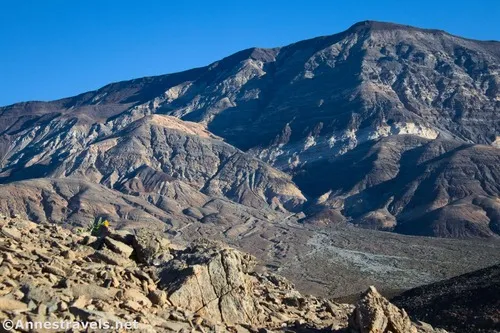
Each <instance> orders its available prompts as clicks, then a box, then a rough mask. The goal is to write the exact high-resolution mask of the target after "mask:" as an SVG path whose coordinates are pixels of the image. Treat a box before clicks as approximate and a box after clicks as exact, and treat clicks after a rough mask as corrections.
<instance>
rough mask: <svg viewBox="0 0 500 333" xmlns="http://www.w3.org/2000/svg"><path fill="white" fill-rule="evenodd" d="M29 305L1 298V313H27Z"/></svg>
mask: <svg viewBox="0 0 500 333" xmlns="http://www.w3.org/2000/svg"><path fill="white" fill-rule="evenodd" d="M27 310H28V305H27V304H26V303H23V302H19V301H16V300H14V299H12V298H9V297H0V311H27Z"/></svg>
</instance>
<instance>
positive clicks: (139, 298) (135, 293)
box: [123, 289, 152, 307]
mask: <svg viewBox="0 0 500 333" xmlns="http://www.w3.org/2000/svg"><path fill="white" fill-rule="evenodd" d="M123 298H124V299H125V300H133V301H136V302H138V303H140V304H142V305H143V306H146V307H150V306H151V305H152V303H151V301H150V300H149V298H147V297H146V296H145V295H144V294H143V293H142V292H140V291H139V290H137V289H127V290H126V291H125V293H124V294H123Z"/></svg>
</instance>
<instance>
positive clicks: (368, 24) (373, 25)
mask: <svg viewBox="0 0 500 333" xmlns="http://www.w3.org/2000/svg"><path fill="white" fill-rule="evenodd" d="M362 30H371V31H380V30H405V31H423V32H428V33H446V32H445V31H443V30H439V29H424V28H417V27H414V26H411V25H405V24H398V23H392V22H383V21H373V20H365V21H360V22H357V23H355V24H353V25H352V26H351V27H350V28H349V29H347V31H356V32H358V31H362Z"/></svg>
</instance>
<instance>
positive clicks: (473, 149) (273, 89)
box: [0, 21, 500, 238]
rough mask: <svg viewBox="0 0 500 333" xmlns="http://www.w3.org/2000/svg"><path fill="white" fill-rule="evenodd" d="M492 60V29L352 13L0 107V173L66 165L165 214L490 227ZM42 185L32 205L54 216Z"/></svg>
mask: <svg viewBox="0 0 500 333" xmlns="http://www.w3.org/2000/svg"><path fill="white" fill-rule="evenodd" d="M499 70H500V43H498V42H482V41H473V40H467V39H462V38H459V37H456V36H452V35H449V34H447V33H445V32H443V31H438V30H424V29H418V28H413V27H408V26H402V25H397V24H389V23H380V22H370V21H367V22H361V23H358V24H356V25H354V26H352V27H351V28H349V29H348V30H346V31H344V32H342V33H339V34H335V35H331V36H325V37H318V38H314V39H310V40H305V41H301V42H298V43H295V44H292V45H289V46H285V47H281V48H274V49H259V48H252V49H248V50H243V51H241V52H238V53H236V54H234V55H231V56H229V57H227V58H224V59H222V60H220V61H218V62H215V63H213V64H211V65H209V66H206V67H202V68H198V69H193V70H189V71H185V72H182V73H176V74H169V75H162V76H156V77H147V78H142V79H136V80H131V81H124V82H118V83H113V84H110V85H108V86H105V87H103V88H101V89H99V90H97V91H93V92H88V93H84V94H81V95H79V96H75V97H71V98H66V99H63V100H59V101H53V102H28V103H20V104H15V105H11V106H8V107H4V108H0V158H1V164H0V182H2V183H10V184H9V185H7V186H10V187H12V186H14V187H18V186H21V185H17V184H15V183H14V182H18V181H23V180H33V179H34V178H71V179H75V178H78V179H79V181H84V182H88V183H94V184H95V183H98V184H99V185H101V186H105V187H107V188H108V189H110V190H112V191H118V192H120V193H117V194H116V195H117V196H121V195H122V194H127V195H131V196H135V197H139V198H141V199H142V200H145V201H147V202H149V203H150V204H152V205H153V206H154V208H152V209H153V210H156V209H158V210H160V211H161V212H157V213H155V214H154V215H155V218H157V219H158V220H161V221H166V220H167V217H165V216H164V215H165V214H166V215H168V216H175V217H177V218H178V219H179V220H182V221H190V220H192V219H196V220H197V221H201V222H203V223H212V222H214V221H219V222H221V223H229V221H231V220H234V219H235V218H241V216H242V214H241V213H240V211H244V212H245V214H244V215H245V216H248V215H250V216H254V217H256V218H258V219H260V218H261V217H262V216H260V215H259V214H263V215H265V216H270V215H272V214H274V213H276V212H282V213H285V214H288V212H293V213H296V212H299V211H301V210H303V209H305V211H306V213H307V216H306V218H305V219H304V221H305V222H307V221H309V222H314V223H317V224H325V223H332V222H333V223H346V222H352V223H354V224H356V225H359V226H363V227H368V228H375V229H382V230H392V231H396V232H401V233H408V234H417V235H430V236H442V237H460V238H468V237H496V236H497V235H498V230H499V226H498V225H499V221H498V216H499V214H500V213H499V210H498V202H497V198H498V192H499V188H500V184H499V179H500V178H499V177H498V156H499V155H498V148H496V147H497V146H498V145H499V142H500V140H499V139H498V138H499V137H500V135H499V132H500V117H498V114H499V111H500V89H499V87H500V79H499V75H498V72H499ZM178 118H180V119H182V121H181V120H178ZM196 123H198V124H196ZM239 149H241V150H244V151H246V152H242V151H241V150H239ZM266 163H267V164H266ZM275 168H276V169H275ZM277 169H278V170H281V171H278V170H277ZM284 172H286V173H287V174H285V173H284ZM291 177H293V179H294V181H295V182H296V183H297V184H298V185H299V186H298V187H297V186H296V185H295V184H294V183H293V182H292V181H291ZM38 185H39V184H38ZM23 186H24V185H23ZM52 192H53V191H52V190H51V189H48V190H47V191H45V192H44V193H45V194H44V198H45V199H44V200H43V202H44V207H46V208H43V209H41V210H40V209H39V212H38V213H37V214H36V216H35V215H33V216H34V217H33V218H36V219H39V217H38V216H41V215H42V216H44V217H43V219H47V220H54V216H55V213H56V212H57V211H56V212H54V210H53V209H51V208H50V207H53V206H58V205H57V204H54V203H55V202H57V200H58V199H57V198H58V196H59V197H60V195H59V194H57V193H56V194H55V195H54V194H52ZM302 192H305V193H306V194H307V196H308V198H309V199H310V200H309V201H308V203H307V204H306V198H305V196H304V195H303V193H302ZM47 193H49V194H47ZM381 193H382V194H381ZM0 194H1V193H0ZM40 195H41V194H40ZM78 196H81V193H79V194H78ZM64 201H66V199H64ZM111 201H112V200H111ZM214 202H216V203H214ZM38 205H39V204H38ZM304 205H305V206H304ZM29 206H30V207H33V208H30V210H31V211H35V210H36V209H35V208H34V206H36V204H35V203H30V205H29ZM39 206H40V205H39ZM59 206H60V205H59ZM75 206H78V201H77V200H73V201H72V205H69V206H68V208H67V210H71V211H74V207H75ZM207 206H210V207H207ZM222 206H223V207H224V209H222V208H221V207H222ZM214 207H215V208H214ZM249 209H250V210H251V209H255V210H258V211H259V212H260V213H258V212H255V211H254V212H249ZM115 210H117V211H118V212H119V213H116V212H113V213H111V212H108V214H111V215H118V216H120V217H124V219H127V218H128V217H127V215H126V214H123V213H122V210H121V209H115ZM150 210H151V209H150ZM221 211H224V212H225V213H224V214H220V212H221ZM40 212H42V213H43V214H40ZM26 213H27V215H29V214H30V212H29V211H26ZM217 214H219V215H217ZM60 215H61V214H60ZM69 215H70V214H65V213H63V214H62V215H61V216H65V217H66V218H67V217H68V216H69ZM71 217H72V215H71ZM132 220H137V219H136V218H135V217H133V216H132ZM450 221H451V222H450Z"/></svg>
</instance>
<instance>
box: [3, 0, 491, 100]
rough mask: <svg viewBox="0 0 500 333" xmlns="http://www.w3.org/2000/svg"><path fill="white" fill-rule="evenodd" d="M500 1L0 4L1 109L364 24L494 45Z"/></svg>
mask: <svg viewBox="0 0 500 333" xmlns="http://www.w3.org/2000/svg"><path fill="white" fill-rule="evenodd" d="M499 18H500V1H499V0H476V1H472V2H471V1H461V0H455V1H451V0H433V1H428V0H420V1H404V0H403V1H401V0H400V1H396V0H385V1H384V0H379V1H356V0H343V1H326V0H322V1H319V0H318V1H314V0H309V1H294V0H288V1H281V0H274V1H273V0H267V1H260V0H253V1H237V0H232V1H215V0H213V1H175V2H174V1H168V0H163V1H160V0H158V1H148V0H142V1H127V0H121V1H112V0H107V1H106V0H100V1H94V0H85V1H78V0H45V1H41V0H32V1H30V0H23V1H20V0H0V45H1V49H0V78H1V79H0V105H7V104H11V103H14V102H19V101H26V100H52V99H57V98H62V97H67V96H72V95H75V94H78V93H81V92H85V91H88V90H94V89H97V88H99V87H101V86H103V85H105V84H107V83H110V82H114V81H120V80H125V79H131V78H135V77H142V76H148V75H158V74H165V73H170V72H176V71H180V70H184V69H188V68H192V67H197V66H203V65H206V64H208V63H210V62H213V61H215V60H218V59H220V58H222V57H224V56H227V55H229V54H231V53H233V52H236V51H238V50H241V49H244V48H248V47H251V46H260V47H273V46H281V45H286V44H289V43H292V42H295V41H298V40H301V39H306V38H311V37H315V36H319V35H328V34H333V33H336V32H340V31H342V30H345V29H347V28H348V27H349V26H351V25H352V24H354V23H355V22H358V21H362V20H367V19H370V20H379V21H391V22H397V23H404V24H409V25H415V26H419V27H424V28H438V29H443V30H446V31H448V32H450V33H453V34H457V35H461V36H465V37H468V38H474V39H488V40H500V24H499Z"/></svg>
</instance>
